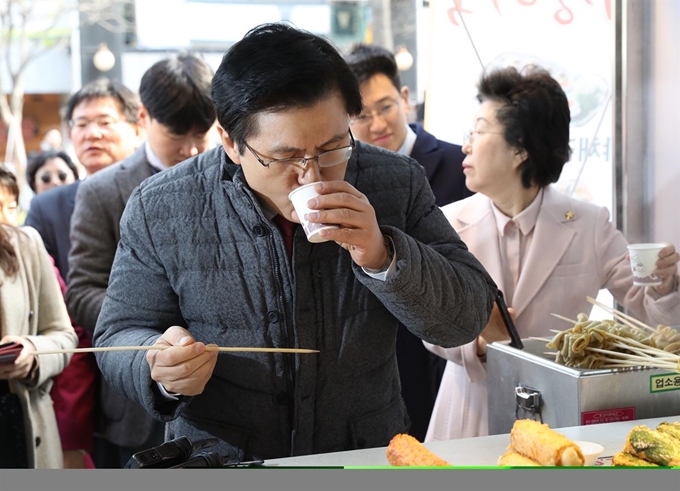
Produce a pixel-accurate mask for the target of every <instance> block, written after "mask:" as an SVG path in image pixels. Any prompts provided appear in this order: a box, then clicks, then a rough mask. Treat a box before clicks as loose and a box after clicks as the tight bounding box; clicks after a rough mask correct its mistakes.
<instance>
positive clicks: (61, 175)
mask: <svg viewBox="0 0 680 491" xmlns="http://www.w3.org/2000/svg"><path fill="white" fill-rule="evenodd" d="M52 177H53V175H52V174H50V173H49V172H45V173H44V174H42V175H41V176H40V177H39V179H40V180H41V181H42V182H43V183H44V184H49V183H51V182H52ZM57 179H59V180H60V181H61V182H62V183H63V182H66V179H68V174H67V173H66V172H64V171H63V170H62V171H59V172H58V173H57Z"/></svg>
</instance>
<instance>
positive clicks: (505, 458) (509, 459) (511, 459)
mask: <svg viewBox="0 0 680 491" xmlns="http://www.w3.org/2000/svg"><path fill="white" fill-rule="evenodd" d="M498 465H500V466H508V467H527V466H540V464H539V463H538V462H534V461H533V460H531V459H528V458H526V457H525V456H524V455H522V454H518V453H517V452H513V451H508V452H505V453H504V454H503V455H501V458H500V459H498Z"/></svg>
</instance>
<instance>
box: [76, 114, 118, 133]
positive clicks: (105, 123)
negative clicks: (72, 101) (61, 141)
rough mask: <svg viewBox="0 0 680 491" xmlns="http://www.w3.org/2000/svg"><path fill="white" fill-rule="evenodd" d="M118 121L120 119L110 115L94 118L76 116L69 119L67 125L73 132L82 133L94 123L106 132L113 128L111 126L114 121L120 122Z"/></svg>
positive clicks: (101, 130)
mask: <svg viewBox="0 0 680 491" xmlns="http://www.w3.org/2000/svg"><path fill="white" fill-rule="evenodd" d="M120 121H121V120H120V119H116V118H113V117H111V116H100V117H98V118H94V119H86V118H78V119H71V120H69V122H68V126H69V128H71V130H72V131H73V132H75V133H84V132H85V131H86V130H87V128H88V127H89V126H90V124H94V125H95V126H96V127H97V128H98V129H99V131H100V132H102V133H108V132H110V131H111V130H112V129H113V126H114V125H115V124H116V123H120Z"/></svg>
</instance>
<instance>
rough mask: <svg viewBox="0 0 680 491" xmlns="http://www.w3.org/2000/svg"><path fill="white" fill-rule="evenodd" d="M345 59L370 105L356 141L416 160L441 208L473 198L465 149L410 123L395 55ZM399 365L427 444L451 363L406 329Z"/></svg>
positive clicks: (370, 53)
mask: <svg viewBox="0 0 680 491" xmlns="http://www.w3.org/2000/svg"><path fill="white" fill-rule="evenodd" d="M345 59H346V61H347V63H348V64H349V66H350V68H351V69H352V72H354V75H355V76H356V77H357V80H358V81H359V87H360V89H361V98H362V100H363V105H364V109H363V111H362V113H361V114H359V115H358V116H356V117H354V118H353V119H352V122H351V125H352V132H353V133H354V136H355V137H356V139H357V140H361V141H363V142H366V143H370V144H372V145H376V146H379V147H382V148H385V149H387V150H391V151H393V152H397V153H400V154H403V155H409V156H411V157H413V158H414V159H416V160H417V161H418V163H419V164H420V165H422V166H423V167H424V168H425V173H426V175H427V180H428V181H429V183H430V187H431V188H432V192H433V193H434V195H435V199H436V203H437V205H438V206H444V205H446V204H448V203H451V202H453V201H457V200H459V199H463V198H466V197H467V196H470V195H472V194H473V193H472V192H471V191H470V190H468V189H467V187H466V186H465V175H464V174H463V159H464V158H465V155H464V154H463V151H462V149H461V147H460V146H459V145H454V144H451V143H448V142H445V141H442V140H438V139H437V138H435V137H434V136H433V135H431V134H430V133H428V132H427V131H425V129H424V128H423V127H422V125H420V124H419V123H411V124H409V123H408V113H409V89H408V87H407V86H405V85H404V86H402V85H401V79H400V77H399V69H398V68H397V63H396V61H395V59H394V55H393V54H392V53H391V52H390V51H388V50H386V49H385V48H382V47H380V46H376V45H366V44H357V45H355V46H354V47H353V48H352V49H351V51H350V52H349V53H348V54H347V56H346V57H345ZM397 363H398V365H399V376H400V379H401V390H402V396H403V398H404V402H405V403H406V408H407V410H408V413H409V416H410V418H411V430H410V434H411V435H412V436H414V437H416V438H418V439H419V440H420V441H423V440H424V438H425V433H426V432H427V426H428V424H429V421H430V416H431V414H432V408H433V407H434V402H435V399H436V397H437V391H438V390H439V383H440V381H441V377H442V374H443V372H444V367H445V363H442V359H441V358H439V357H437V356H433V354H432V353H430V352H429V351H427V350H426V349H425V347H424V346H423V343H422V341H421V340H420V339H419V338H418V337H417V336H415V335H413V334H412V333H411V332H410V331H409V330H408V329H406V328H405V327H404V326H403V325H402V326H400V327H399V330H398V331H397Z"/></svg>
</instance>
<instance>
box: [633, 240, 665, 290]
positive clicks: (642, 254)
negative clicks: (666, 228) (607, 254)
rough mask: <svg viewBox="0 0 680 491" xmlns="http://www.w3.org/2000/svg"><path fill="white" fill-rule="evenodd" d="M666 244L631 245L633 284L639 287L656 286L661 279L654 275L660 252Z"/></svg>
mask: <svg viewBox="0 0 680 491" xmlns="http://www.w3.org/2000/svg"><path fill="white" fill-rule="evenodd" d="M664 247H666V244H629V245H628V254H629V255H630V269H631V270H632V271H633V284H634V285H637V286H656V285H660V284H661V278H659V277H658V276H656V275H654V274H652V273H653V271H654V270H655V269H656V262H657V261H658V260H659V252H661V249H663V248H664Z"/></svg>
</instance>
